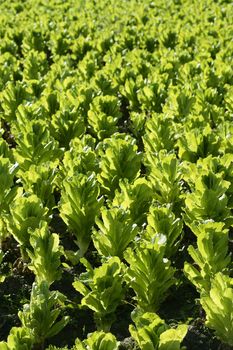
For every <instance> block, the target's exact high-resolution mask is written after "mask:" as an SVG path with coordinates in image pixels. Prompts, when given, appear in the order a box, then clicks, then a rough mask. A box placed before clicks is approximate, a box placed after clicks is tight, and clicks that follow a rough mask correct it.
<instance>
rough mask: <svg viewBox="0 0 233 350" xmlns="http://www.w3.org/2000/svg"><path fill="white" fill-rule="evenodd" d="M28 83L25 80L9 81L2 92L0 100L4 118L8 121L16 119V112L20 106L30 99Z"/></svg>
mask: <svg viewBox="0 0 233 350" xmlns="http://www.w3.org/2000/svg"><path fill="white" fill-rule="evenodd" d="M28 97H29V96H28V93H27V91H26V84H25V83H24V82H20V81H17V82H15V83H14V82H8V83H7V85H6V87H5V89H4V90H3V91H2V92H1V95H0V102H1V108H2V109H3V112H4V120H6V121H7V122H11V121H14V120H15V119H16V117H15V112H16V110H17V108H18V106H19V105H20V104H21V103H23V102H24V101H25V100H26V99H28Z"/></svg>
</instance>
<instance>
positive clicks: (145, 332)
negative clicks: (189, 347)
mask: <svg viewBox="0 0 233 350" xmlns="http://www.w3.org/2000/svg"><path fill="white" fill-rule="evenodd" d="M132 319H133V321H134V323H135V326H133V325H130V327H129V331H130V334H131V336H132V337H133V338H134V339H135V340H136V341H137V343H138V345H139V347H140V349H141V350H157V349H158V350H181V349H185V348H184V347H181V343H182V341H183V339H184V337H185V335H186V333H187V331H188V326H187V325H184V324H183V325H179V326H178V327H177V328H175V329H172V328H170V329H169V327H168V326H167V325H166V323H165V321H163V320H162V319H161V318H160V317H159V316H158V315H157V314H155V313H150V312H146V313H142V312H140V311H136V312H134V313H133V314H132Z"/></svg>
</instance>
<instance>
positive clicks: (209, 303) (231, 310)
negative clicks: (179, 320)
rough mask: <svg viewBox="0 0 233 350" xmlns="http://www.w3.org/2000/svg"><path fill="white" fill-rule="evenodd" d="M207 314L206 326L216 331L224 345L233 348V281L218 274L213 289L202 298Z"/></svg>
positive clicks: (204, 293)
mask: <svg viewBox="0 0 233 350" xmlns="http://www.w3.org/2000/svg"><path fill="white" fill-rule="evenodd" d="M200 302H201V305H202V307H203V309H204V310H205V313H206V325H207V326H208V327H210V328H211V329H213V330H214V331H215V334H216V335H217V337H219V338H220V339H221V340H222V341H223V342H224V343H226V344H229V345H230V346H233V323H232V319H233V279H232V278H230V277H229V276H226V275H224V274H222V273H221V272H218V273H217V274H216V275H215V276H214V277H213V279H212V280H211V287H210V290H208V291H203V292H202V293H201V298H200Z"/></svg>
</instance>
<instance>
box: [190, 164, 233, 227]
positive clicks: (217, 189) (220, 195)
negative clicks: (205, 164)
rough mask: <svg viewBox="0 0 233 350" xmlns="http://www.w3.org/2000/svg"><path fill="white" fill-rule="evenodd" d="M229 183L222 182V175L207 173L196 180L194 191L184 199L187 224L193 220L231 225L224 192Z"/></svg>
mask: <svg viewBox="0 0 233 350" xmlns="http://www.w3.org/2000/svg"><path fill="white" fill-rule="evenodd" d="M229 186H230V183H229V182H228V181H226V180H223V178H222V174H221V173H220V174H214V173H213V172H212V171H209V173H208V174H204V175H202V176H200V177H198V178H197V179H196V182H195V190H194V191H193V192H192V193H189V194H187V196H186V199H185V205H186V208H185V210H186V216H185V220H186V221H187V223H189V222H192V221H193V220H197V221H202V220H210V219H213V220H215V221H217V222H221V221H223V222H225V224H226V225H229V224H231V222H232V217H231V213H230V209H229V208H228V207H227V204H228V198H227V196H226V191H227V189H228V188H229Z"/></svg>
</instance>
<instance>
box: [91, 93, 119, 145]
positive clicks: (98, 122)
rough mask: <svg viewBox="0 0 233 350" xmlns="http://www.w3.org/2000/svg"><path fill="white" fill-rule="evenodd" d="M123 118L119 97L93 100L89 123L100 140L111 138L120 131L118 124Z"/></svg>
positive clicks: (104, 97) (102, 97)
mask: <svg viewBox="0 0 233 350" xmlns="http://www.w3.org/2000/svg"><path fill="white" fill-rule="evenodd" d="M120 118H121V112H120V106H119V101H118V98H117V97H114V96H108V95H106V96H97V97H95V98H94V99H93V101H92V103H91V105H90V109H89V111H88V123H89V125H90V126H91V128H92V130H93V131H94V133H95V134H96V135H97V137H98V139H100V140H102V139H104V138H106V137H110V136H111V135H112V134H114V133H115V132H117V131H118V127H117V123H118V121H119V119H120Z"/></svg>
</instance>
